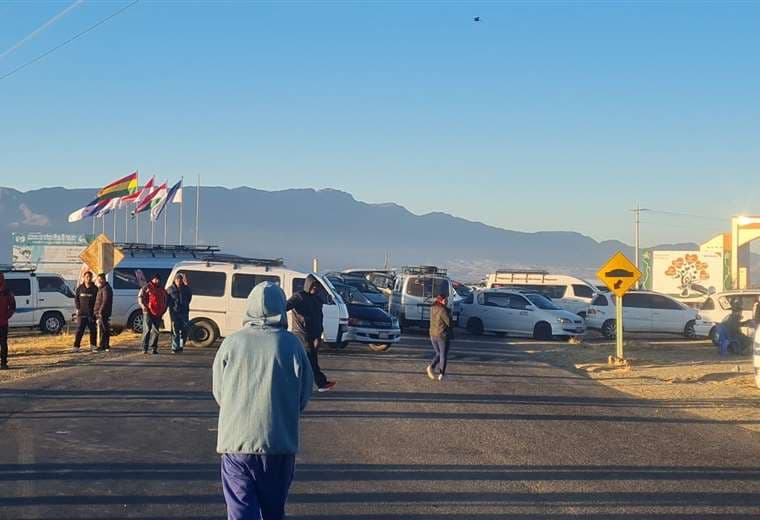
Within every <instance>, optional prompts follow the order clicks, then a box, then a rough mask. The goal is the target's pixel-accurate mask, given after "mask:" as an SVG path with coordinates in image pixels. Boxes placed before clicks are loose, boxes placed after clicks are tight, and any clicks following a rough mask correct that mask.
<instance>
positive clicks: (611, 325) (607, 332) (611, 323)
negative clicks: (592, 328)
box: [602, 320, 617, 339]
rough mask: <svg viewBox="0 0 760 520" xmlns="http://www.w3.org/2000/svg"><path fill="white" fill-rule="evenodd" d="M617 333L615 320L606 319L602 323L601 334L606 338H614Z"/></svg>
mask: <svg viewBox="0 0 760 520" xmlns="http://www.w3.org/2000/svg"><path fill="white" fill-rule="evenodd" d="M616 335H617V324H616V323H615V320H607V321H605V322H604V324H602V336H604V337H605V338H607V339H615V336H616Z"/></svg>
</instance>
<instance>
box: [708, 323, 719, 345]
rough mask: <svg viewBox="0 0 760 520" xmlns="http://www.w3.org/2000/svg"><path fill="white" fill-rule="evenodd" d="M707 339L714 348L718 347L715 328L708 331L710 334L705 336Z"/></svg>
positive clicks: (716, 329)
mask: <svg viewBox="0 0 760 520" xmlns="http://www.w3.org/2000/svg"><path fill="white" fill-rule="evenodd" d="M707 337H708V338H710V341H712V343H713V345H715V346H716V347H717V346H719V345H718V328H717V327H713V328H711V329H710V333H709V334H708V335H707Z"/></svg>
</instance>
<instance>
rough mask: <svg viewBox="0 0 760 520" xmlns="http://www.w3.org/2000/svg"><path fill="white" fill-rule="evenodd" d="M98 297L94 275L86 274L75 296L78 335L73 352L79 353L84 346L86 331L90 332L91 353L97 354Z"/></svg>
mask: <svg viewBox="0 0 760 520" xmlns="http://www.w3.org/2000/svg"><path fill="white" fill-rule="evenodd" d="M97 296H98V288H97V287H95V284H94V283H92V273H91V272H90V271H87V272H86V273H84V276H83V281H82V283H81V284H79V287H77V290H76V293H75V295H74V305H75V306H76V309H77V334H76V336H74V348H73V349H72V352H79V350H80V347H81V345H82V336H84V330H85V329H88V330H89V332H90V352H95V349H96V348H97V346H98V329H97V322H96V319H95V299H96V298H97Z"/></svg>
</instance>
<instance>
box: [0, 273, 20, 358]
mask: <svg viewBox="0 0 760 520" xmlns="http://www.w3.org/2000/svg"><path fill="white" fill-rule="evenodd" d="M15 312H16V298H15V297H14V296H13V293H12V292H11V291H10V290H9V289H8V287H7V286H6V285H5V275H4V274H3V273H0V370H6V369H7V368H8V321H9V320H10V319H11V317H12V316H13V315H14V314H15Z"/></svg>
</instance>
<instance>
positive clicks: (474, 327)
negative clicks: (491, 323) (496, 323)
mask: <svg viewBox="0 0 760 520" xmlns="http://www.w3.org/2000/svg"><path fill="white" fill-rule="evenodd" d="M467 332H469V333H470V334H472V335H474V336H480V335H481V334H483V322H482V321H480V318H470V319H469V320H467Z"/></svg>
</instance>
